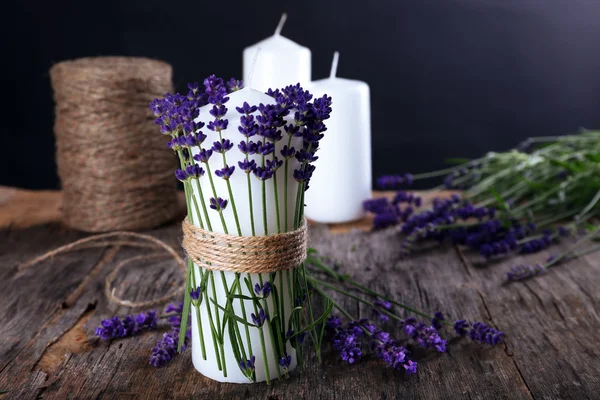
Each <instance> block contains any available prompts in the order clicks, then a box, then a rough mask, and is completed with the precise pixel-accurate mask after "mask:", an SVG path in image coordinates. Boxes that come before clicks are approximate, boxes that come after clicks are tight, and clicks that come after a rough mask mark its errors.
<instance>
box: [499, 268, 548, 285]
mask: <svg viewBox="0 0 600 400" xmlns="http://www.w3.org/2000/svg"><path fill="white" fill-rule="evenodd" d="M544 272H546V268H545V267H544V266H543V265H542V264H535V265H514V266H513V267H512V268H511V269H510V270H509V271H508V272H507V273H506V279H507V280H509V281H522V280H525V279H529V278H533V277H534V276H538V275H541V274H543V273H544Z"/></svg>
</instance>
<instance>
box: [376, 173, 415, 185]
mask: <svg viewBox="0 0 600 400" xmlns="http://www.w3.org/2000/svg"><path fill="white" fill-rule="evenodd" d="M413 180H414V178H413V176H412V175H411V174H401V175H384V176H380V177H379V178H377V186H378V187H379V188H380V189H393V188H396V187H398V186H401V185H408V186H410V185H412V183H413Z"/></svg>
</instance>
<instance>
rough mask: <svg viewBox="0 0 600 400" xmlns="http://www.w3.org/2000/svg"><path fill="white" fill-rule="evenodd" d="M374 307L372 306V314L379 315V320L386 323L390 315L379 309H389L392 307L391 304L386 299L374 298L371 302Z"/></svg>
mask: <svg viewBox="0 0 600 400" xmlns="http://www.w3.org/2000/svg"><path fill="white" fill-rule="evenodd" d="M373 303H374V305H375V307H374V308H373V316H374V317H376V318H377V317H379V321H381V323H386V322H388V321H389V320H390V317H388V316H387V314H385V313H383V312H382V311H381V310H385V311H389V310H391V308H392V304H391V303H390V302H389V301H387V300H380V299H375V301H374V302H373Z"/></svg>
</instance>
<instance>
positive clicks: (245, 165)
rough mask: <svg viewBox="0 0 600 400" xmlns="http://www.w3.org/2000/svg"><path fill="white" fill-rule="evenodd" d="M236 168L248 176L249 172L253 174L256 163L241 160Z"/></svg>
mask: <svg viewBox="0 0 600 400" xmlns="http://www.w3.org/2000/svg"><path fill="white" fill-rule="evenodd" d="M238 166H239V167H240V169H241V170H242V171H244V172H245V173H247V174H249V173H251V172H254V170H255V169H256V162H255V161H254V160H242V161H238Z"/></svg>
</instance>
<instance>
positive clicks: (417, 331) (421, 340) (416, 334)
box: [404, 318, 446, 353]
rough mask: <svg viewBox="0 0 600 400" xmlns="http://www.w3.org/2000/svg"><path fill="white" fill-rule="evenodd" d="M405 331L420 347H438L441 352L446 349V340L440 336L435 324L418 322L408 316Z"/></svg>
mask: <svg viewBox="0 0 600 400" xmlns="http://www.w3.org/2000/svg"><path fill="white" fill-rule="evenodd" d="M404 332H405V333H406V334H407V335H408V336H410V337H411V338H412V339H413V340H414V341H415V343H417V345H418V346H420V347H424V348H432V349H436V350H437V351H439V352H440V353H443V352H445V351H446V341H445V340H443V339H442V338H440V335H439V333H438V331H437V330H436V329H435V327H433V326H427V325H426V324H424V323H418V322H417V320H416V319H414V318H406V319H405V320H404Z"/></svg>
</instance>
